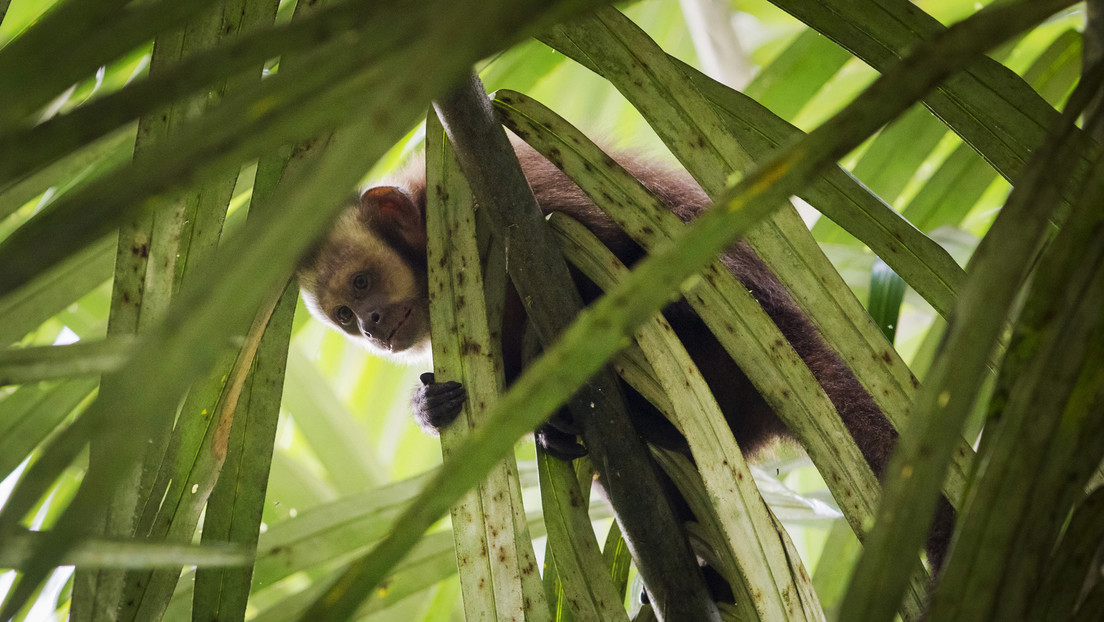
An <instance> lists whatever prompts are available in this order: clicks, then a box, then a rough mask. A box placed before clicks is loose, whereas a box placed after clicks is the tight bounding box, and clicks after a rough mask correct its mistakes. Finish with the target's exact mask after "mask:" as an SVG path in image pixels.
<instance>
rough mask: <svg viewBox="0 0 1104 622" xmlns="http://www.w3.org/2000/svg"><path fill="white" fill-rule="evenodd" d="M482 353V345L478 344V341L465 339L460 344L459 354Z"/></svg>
mask: <svg viewBox="0 0 1104 622" xmlns="http://www.w3.org/2000/svg"><path fill="white" fill-rule="evenodd" d="M482 353H483V346H481V345H479V343H478V342H475V341H472V340H471V339H465V340H464V341H463V342H462V343H461V344H460V354H461V355H468V354H482Z"/></svg>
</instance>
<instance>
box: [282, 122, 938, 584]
mask: <svg viewBox="0 0 1104 622" xmlns="http://www.w3.org/2000/svg"><path fill="white" fill-rule="evenodd" d="M517 150H518V157H519V160H520V161H521V164H522V169H523V170H524V172H525V175H526V178H527V179H528V180H529V184H530V186H531V187H532V190H533V194H534V195H535V197H536V199H537V202H538V204H539V205H540V207H541V209H542V211H544V212H545V213H549V212H563V213H565V214H567V215H569V216H571V217H573V218H575V219H576V220H579V221H580V222H582V223H583V224H584V225H586V226H587V227H588V228H589V229H590V230H591V231H593V232H594V233H595V234H596V235H597V236H598V237H599V238H600V239H601V240H602V241H603V242H604V243H605V244H606V245H607V246H608V247H609V248H610V249H611V250H612V251H613V252H614V253H615V254H616V255H617V256H618V257H619V258H620V259H621V260H622V261H623V262H625V263H626V264H628V265H632V264H633V263H635V262H636V261H638V260H639V259H640V258H641V257H642V256H643V255H644V251H643V249H642V248H641V247H640V246H638V245H637V244H636V243H635V242H633V241H632V239H631V238H629V237H628V236H627V235H626V234H625V233H624V232H623V231H621V229H620V228H619V227H617V225H616V224H615V223H613V221H612V220H610V219H609V217H607V216H606V215H605V214H604V213H603V212H602V211H601V210H600V209H598V208H597V207H596V206H595V205H594V203H593V202H592V201H591V200H590V199H589V198H588V197H587V196H586V194H584V193H583V191H582V190H580V189H579V187H578V186H576V185H575V184H574V183H573V182H571V181H570V180H569V179H568V178H567V177H566V176H565V175H564V174H563V173H562V172H561V171H560V170H559V169H557V168H556V167H555V166H553V165H552V164H551V163H550V162H548V161H547V160H546V159H544V158H543V157H542V156H540V155H539V154H538V153H536V152H535V151H534V150H532V149H531V148H529V147H528V146H527V145H524V144H521V145H520V146H518V147H517ZM618 159H619V162H620V163H621V164H622V166H624V167H625V168H626V169H627V170H628V171H629V172H630V173H632V174H633V175H634V176H635V177H637V178H638V179H640V180H641V181H642V182H643V183H644V185H645V186H646V187H648V189H649V190H651V191H652V192H653V193H655V194H656V195H657V196H658V197H659V198H660V199H661V200H663V202H664V203H665V204H666V205H668V206H669V207H670V208H671V210H672V211H673V212H674V213H675V214H676V215H678V216H679V217H680V218H681V219H683V220H684V221H688V220H691V219H693V218H694V217H695V216H697V214H698V213H700V212H701V210H702V209H704V208H705V207H706V206H707V205H708V204H709V200H708V197H707V196H706V195H705V193H704V192H702V190H701V189H700V188H699V187H698V185H697V184H696V183H695V182H694V181H693V180H692V179H691V178H690V177H689V176H688V175H686V174H685V173H682V172H674V171H671V170H668V169H665V168H662V167H659V166H653V165H650V164H648V163H646V162H642V161H639V160H636V159H633V158H618ZM392 183H394V184H395V185H396V186H399V187H400V188H402V189H403V191H404V192H405V194H406V195H407V196H408V197H410V198H411V200H412V202H413V203H414V205H415V206H416V209H417V211H418V213H419V218H421V219H422V223H423V224H422V226H423V227H424V214H425V174H424V167H422V166H421V165H420V162H418V163H414V164H412V165H411V166H409V167H407V169H406V170H405V171H404V172H403V173H402V174H401V175H400V177H399V179H398V180H397V181H393V182H392ZM349 214H355V208H353V209H350V212H349V213H348V214H346V216H344V217H343V220H342V221H341V223H339V225H338V227H337V229H336V230H335V233H334V234H332V235H331V239H330V240H329V242H328V243H327V244H324V249H325V250H324V251H323V252H321V253H316V254H315V255H314V256H313V257H312V260H311V262H309V264H308V265H307V266H306V268H305V269H303V270H301V283H302V285H303V288H304V290H306V291H307V293H306V294H305V297H307V298H308V301H311V302H312V303H313V304H309V305H308V306H310V307H311V309H312V311H314V312H315V313H316V314H318V313H320V312H321V313H322V314H323V317H324V318H325V319H326V320H327V321H328V322H329V323H330V324H331V325H333V324H335V322H334V321H333V319H332V317H330V316H328V315H326V312H325V309H326V304H330V303H323V304H321V305H320V304H318V303H316V302H314V301H312V300H311V299H312V298H313V299H314V300H317V299H318V294H317V293H316V292H318V291H319V288H321V289H323V290H324V289H326V288H327V287H328V285H326V282H327V281H326V279H327V277H325V276H323V275H338V274H340V275H342V276H340V277H337V279H336V280H338V281H340V280H341V279H344V278H347V277H346V276H345V275H346V274H347V273H348V270H343V269H342V268H341V267H340V266H341V264H342V262H346V263H347V259H346V258H347V256H348V251H347V249H345V248H344V247H342V246H341V244H343V243H344V242H343V240H345V239H346V238H347V237H355V236H356V234H353V233H352V232H348V231H346V232H345V233H340V232H341V231H344V230H345V229H346V228H347V227H350V226H352V227H356V222H357V221H356V219H355V217H354V216H350V215H349ZM342 236H345V237H342ZM408 251H409V249H408ZM371 252H377V251H375V250H373V251H371ZM388 252H390V251H388ZM418 252H420V253H421V255H422V257H423V258H424V254H425V248H424V246H423V247H422V248H421V249H420V251H418ZM399 254H401V253H399ZM391 255H393V256H392V258H391V259H390V260H388V261H391V262H392V263H394V262H397V261H399V259H398V258H397V257H395V256H394V255H395V253H391ZM722 262H723V263H724V265H725V266H726V267H727V268H728V269H729V270H730V271H731V272H732V274H733V275H734V276H735V277H736V278H737V279H739V280H740V282H741V283H743V285H744V286H745V287H747V288H748V290H749V291H750V292H751V293H752V294H753V295H754V297H755V298H756V300H758V301H759V302H760V304H762V306H763V308H764V310H765V311H766V312H767V314H768V315H769V316H770V317H771V318H772V319H773V320H774V322H775V323H776V324H777V325H778V327H779V330H780V331H781V332H782V334H783V335H784V336H785V337H786V339H787V340H789V342H790V343H791V344H792V345H793V347H794V350H795V351H796V352H797V354H798V355H799V356H800V357H801V358H802V360H804V361H805V363H806V364H807V365H808V366H809V369H810V370H811V371H812V373H813V375H814V377H815V378H816V379H817V381H818V382H819V383H820V384H821V386H822V387H823V388H824V390H825V392H826V393H827V395H828V397H829V398H830V399H831V401H832V403H833V404H834V405H835V407H836V409H837V410H838V412H839V413H840V416H841V418H842V419H843V422H844V424H845V425H846V427H847V429H848V431H849V432H850V433H851V435H852V436H853V437H854V438H855V441H856V443H857V444H858V446H859V449H860V450H861V451H862V454H863V456H864V457H865V458H866V460H867V462H868V463H869V464H870V466H871V468H872V469H873V470H874V472H875V473H877V474H878V475H879V476H880V475H881V474H882V473H883V472H884V471H885V467H886V463H887V461H888V458H889V454H890V452H891V451H892V448H893V445H894V443H895V442H896V438H897V433H896V431H895V430H894V429H893V427H892V425H891V424H890V423H889V421H888V420H887V419H886V418H885V416H884V415H883V414H882V413H881V411H880V410H879V408H878V407H877V406H876V405H875V403H874V401H873V400H872V399H871V398H870V396H869V395H868V394H867V392H866V391H865V390H864V389H863V387H862V386H861V385H860V383H859V382H858V380H857V379H856V378H855V376H854V375H853V374H852V373H851V371H850V370H849V369H848V368H847V366H846V365H845V364H844V362H843V361H842V360H841V359H840V358H839V356H838V355H836V353H835V352H834V351H833V350H832V349H831V348H829V347H828V346H827V345H826V344H825V342H824V341H823V340H822V339H821V337H820V335H819V334H818V332H817V330H816V328H815V327H814V326H813V325H812V324H811V323H810V321H809V320H808V318H807V317H806V316H805V314H804V313H803V312H802V311H801V310H800V309H799V308H798V307H797V305H796V304H795V303H794V302H793V300H792V298H791V297H790V296H789V294H788V293H787V292H786V290H785V288H784V287H783V286H782V285H781V283H779V281H778V280H777V278H776V277H775V276H774V275H773V274H772V273H771V272H770V270H769V269H768V268H767V267H766V266H765V265H764V264H763V262H762V261H761V260H760V259H759V258H758V257H757V256H756V255H755V253H754V252H753V251H751V249H750V248H749V247H748V246H747V245H746V244H744V243H743V242H740V243H738V244H736V245H734V246H732V247H731V248H729V249H728V250H727V251H726V252H725V253H724V255H723V256H722ZM405 263H406V264H407V265H409V263H410V261H409V259H407V260H405ZM421 269H422V271H423V272H424V259H423V266H422V268H421ZM423 276H424V274H423ZM577 280H578V281H579V285H580V290H581V291H582V292H583V295H584V298H585V299H586V301H587V302H590V301H591V300H593V299H594V298H596V297H597V296H598V295H599V294H600V292H598V291H597V290H596V288H595V287H594V286H593V285H592V284H590V283H589V282H588V281H586V280H585V279H582V278H581V277H580V278H579V279H577ZM423 281H424V279H423ZM423 287H424V285H423ZM408 295H409V290H407V292H405V293H403V294H402V296H399V297H403V296H408ZM421 295H422V297H423V298H425V297H427V296H428V293H427V292H425V291H423V292H422V293H421ZM325 296H326V295H325V294H322V297H323V298H325ZM520 314H523V311H522V310H521V305H520V303H519V302H518V301H517V300H516V294H514V297H513V299H512V300H511V301H510V303H508V305H507V317H506V318H505V322H504V324H505V328H504V331H503V332H504V334H503V348H504V357H505V359H506V367H507V379H508V380H511V379H512V378H513V377H515V376H516V375H517V373H519V371H520V370H519V367H520V363H519V362H520V351H521V336H522V330H521V329H520V328H518V327H520V326H522V324H523V321H524V320H523V318H522V317H520ZM664 314H665V316H666V317H667V318H668V320H669V321H670V322H671V324H672V326H673V327H674V329H675V331H676V333H677V334H678V335H679V337H680V339H681V340H682V342H683V344H684V345H685V346H686V348H687V350H688V351H689V353H690V355H691V357H692V358H693V360H694V362H695V363H696V364H697V366H698V368H699V369H700V370H701V373H702V375H703V377H704V378H705V380H706V382H707V383H708V384H709V386H710V388H711V389H712V391H713V393H714V396H715V397H716V398H717V402H718V404H719V406H720V407H721V410H722V411H723V412H724V413H725V415H726V419H727V421H728V423H729V426H730V427H731V428H732V432H733V435H734V436H735V438H736V441H737V442H738V443H739V445H740V447H741V448H742V449H743V450H744V451H745V452H747V453H750V454H754V453H755V452H756V451H757V450H759V449H760V448H762V447H763V446H764V445H765V444H767V443H768V442H770V441H772V440H774V439H777V438H779V437H786V436H788V434H787V431H786V428H785V426H784V425H783V424H782V422H781V421H780V420H779V419H778V418H777V416H776V415H775V414H774V412H773V411H772V410H771V408H770V407H769V406H768V405H767V403H766V401H765V400H764V399H763V398H762V396H761V395H760V394H759V393H758V392H757V391H756V390H755V388H754V387H753V386H752V384H751V382H750V381H749V380H748V378H747V376H746V375H745V374H744V373H743V371H742V370H741V369H740V368H739V366H738V365H736V363H735V362H734V361H733V360H732V359H731V358H730V357H729V356H728V354H727V353H726V352H725V351H724V348H723V347H722V346H721V345H720V343H719V342H718V341H717V340H716V338H715V337H714V336H713V335H712V333H711V332H710V331H709V329H708V328H707V327H706V326H705V324H704V323H703V322H702V321H701V319H699V318H698V317H697V315H696V314H695V313H694V311H693V310H692V309H691V308H690V306H689V304H688V303H686V302H685V301H680V302H677V303H675V304H672V305H670V306H669V307H668V308H667V309H665V310H664ZM511 327H513V328H511ZM338 328H339V329H342V327H341V326H338ZM343 330H344V329H343ZM346 332H347V333H349V334H350V336H351V337H354V338H355V336H356V332H355V331H348V330H346ZM428 337H429V335H428V323H427V325H426V328H425V335H424V338H425V339H426V340H428ZM628 393H629V399H630V407H631V408H632V409H633V410H634V411H635V413H634V414H635V415H637V421H638V425H640V426H641V427H642V428H644V429H643V430H642V433H643V434H644V435H645V437H647V438H649V440H652V441H653V442H659V443H661V444H664V445H668V446H671V445H677V444H678V442H679V441H678V440H674V441H672V438H671V437H672V435H674V436H677V433H676V432H674V428H673V426H671V425H670V424H669V423H668V422H667V421H666V420H665V419H663V418H662V416H659V415H658V413H656V412H655V411H654V409H653V408H652V407H651V405H650V404H648V403H647V402H646V401H645V400H644V399H643V398H642V397H640V396H639V395H637V394H636V393H635V392H633V391H629V392H628ZM953 516H954V514H953V510H951V508H950V506H949V504H947V503H946V501H943V503H942V504H941V506H940V510H939V516H938V517H937V521H936V527H935V528H934V530H933V532H932V535H931V537H930V539H929V547H928V549H929V556H930V557H931V559H932V561H933V562H934V563H935V565H936V566H937V567H938V566H939V564H940V563H941V561H942V557H943V553H944V551H945V549H946V543H947V541H948V539H949V536H950V528H951V524H952V522H953Z"/></svg>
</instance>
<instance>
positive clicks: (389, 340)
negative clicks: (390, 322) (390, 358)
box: [387, 305, 414, 352]
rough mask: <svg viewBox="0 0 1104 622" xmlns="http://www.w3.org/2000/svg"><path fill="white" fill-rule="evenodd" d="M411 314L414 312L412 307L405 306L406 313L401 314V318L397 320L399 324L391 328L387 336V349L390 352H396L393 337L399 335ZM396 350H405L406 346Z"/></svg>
mask: <svg viewBox="0 0 1104 622" xmlns="http://www.w3.org/2000/svg"><path fill="white" fill-rule="evenodd" d="M413 312H414V307H413V306H412V305H407V307H406V313H404V314H403V316H402V318H401V319H400V320H399V322H398V323H397V324H395V328H393V329H392V330H391V332H390V333H389V334H388V335H387V347H388V349H389V350H391V351H392V352H394V351H395V350H396V348H395V335H397V334H398V333H399V331H400V330H402V328H403V326H406V321H407V320H409V319H410V314H412V313H413ZM398 349H399V350H405V349H406V346H405V345H404V346H403V347H401V348H398Z"/></svg>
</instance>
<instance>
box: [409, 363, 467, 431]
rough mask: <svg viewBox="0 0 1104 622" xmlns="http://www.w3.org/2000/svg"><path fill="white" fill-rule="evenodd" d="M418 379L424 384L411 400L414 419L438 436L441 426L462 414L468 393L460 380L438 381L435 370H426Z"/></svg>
mask: <svg viewBox="0 0 1104 622" xmlns="http://www.w3.org/2000/svg"><path fill="white" fill-rule="evenodd" d="M418 379H419V380H421V381H422V386H420V387H418V388H417V389H416V390H415V391H414V399H413V400H411V402H412V405H413V407H414V420H415V421H417V422H418V425H420V426H422V429H423V430H425V431H426V432H429V433H430V434H432V435H434V436H437V435H438V434H439V433H440V430H441V428H443V427H445V426H447V425H448V424H450V423H452V422H453V421H455V420H456V417H457V416H459V415H460V409H461V408H462V407H463V405H464V400H466V399H468V395H467V393H466V392H465V391H464V386H463V385H461V384H460V383H459V382H455V381H451V380H450V381H449V382H436V381H435V380H434V378H433V372H426V373H424V374H422V375H421V376H419V377H418Z"/></svg>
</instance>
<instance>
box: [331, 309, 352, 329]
mask: <svg viewBox="0 0 1104 622" xmlns="http://www.w3.org/2000/svg"><path fill="white" fill-rule="evenodd" d="M334 315H335V316H337V321H338V323H339V324H341V325H342V326H344V325H346V324H348V323H349V322H352V321H353V310H352V309H350V308H349V307H338V308H337V311H336V312H335V313H334Z"/></svg>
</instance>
